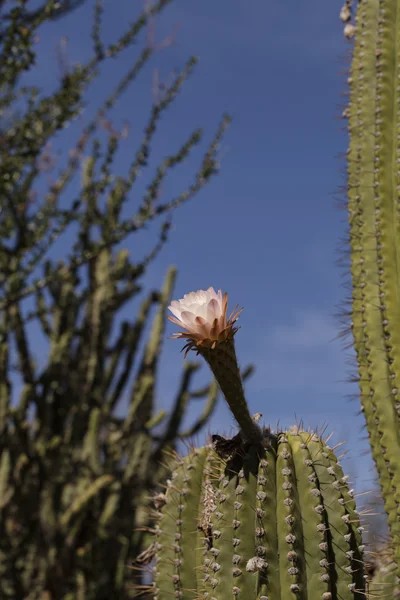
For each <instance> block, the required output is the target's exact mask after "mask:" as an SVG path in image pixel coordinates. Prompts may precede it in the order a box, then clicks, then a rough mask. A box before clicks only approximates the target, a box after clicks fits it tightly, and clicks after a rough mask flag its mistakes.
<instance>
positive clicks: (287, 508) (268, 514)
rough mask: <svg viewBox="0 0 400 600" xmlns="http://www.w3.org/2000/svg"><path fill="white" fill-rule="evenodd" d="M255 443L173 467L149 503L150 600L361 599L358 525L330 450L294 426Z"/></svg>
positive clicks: (200, 453) (207, 450)
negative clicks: (153, 512) (152, 511)
mask: <svg viewBox="0 0 400 600" xmlns="http://www.w3.org/2000/svg"><path fill="white" fill-rule="evenodd" d="M264 445H265V448H264V449H263V450H262V451H260V449H259V448H257V446H254V445H253V446H247V447H246V448H244V447H242V449H243V452H242V451H240V450H239V451H238V452H236V453H233V454H232V455H231V456H230V457H229V458H228V459H226V460H224V459H222V458H221V457H220V456H219V455H218V454H217V453H216V452H215V451H214V449H213V448H212V447H204V448H201V449H198V450H194V451H192V452H191V453H190V454H189V455H188V456H187V457H186V458H184V459H180V460H178V464H177V466H176V469H175V470H174V472H173V474H172V477H171V480H170V481H169V482H168V485H167V491H166V494H165V495H160V494H159V495H158V496H157V497H156V499H155V504H156V506H157V507H158V509H159V513H158V516H159V521H158V524H157V528H156V530H155V535H156V541H155V543H154V544H153V552H155V555H156V561H155V567H154V569H153V571H154V583H153V586H152V588H151V596H152V598H153V599H154V600H167V599H170V598H180V599H181V600H189V599H190V600H194V599H196V600H200V599H204V600H226V599H227V598H231V599H232V600H361V599H362V598H365V595H364V591H365V584H364V574H363V562H362V555H363V546H362V542H361V533H360V532H361V529H362V528H361V527H360V526H359V517H358V514H357V512H356V510H355V502H354V499H353V498H352V493H351V491H350V490H349V488H348V484H347V478H346V477H345V476H344V475H343V471H342V469H341V467H340V465H339V463H338V461H337V459H336V457H335V455H334V453H333V451H332V450H331V449H330V448H328V446H327V445H326V444H325V443H324V442H323V441H321V439H319V438H318V437H317V436H316V435H315V434H313V433H310V432H304V431H300V430H299V429H297V428H293V429H291V430H290V431H289V432H284V433H278V434H276V435H272V434H270V433H269V432H268V434H266V436H265V444H264ZM160 504H162V507H161V508H160Z"/></svg>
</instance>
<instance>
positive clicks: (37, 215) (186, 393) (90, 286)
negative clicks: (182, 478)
mask: <svg viewBox="0 0 400 600" xmlns="http://www.w3.org/2000/svg"><path fill="white" fill-rule="evenodd" d="M81 3H82V0H65V1H62V2H55V1H54V0H42V1H41V2H37V3H36V5H37V6H36V7H35V8H34V7H32V6H30V5H31V4H32V3H29V2H19V1H18V2H9V3H8V2H7V3H5V4H6V5H7V6H5V5H4V6H3V4H4V3H1V4H2V10H1V16H0V141H1V144H0V156H1V158H0V597H1V598H2V599H3V598H4V599H10V600H23V599H26V600H44V599H46V600H73V599H77V600H94V599H95V600H110V599H112V598H118V600H128V599H129V598H135V597H137V586H138V585H140V584H141V577H140V574H138V573H134V577H133V578H132V571H131V569H129V564H130V562H131V561H132V559H133V557H135V556H136V555H137V553H138V552H140V550H141V549H142V545H143V543H144V540H145V537H146V535H147V534H146V532H145V531H144V528H145V527H148V526H149V525H150V526H151V525H152V520H151V517H150V518H149V515H148V514H147V512H146V510H145V508H146V505H147V495H148V492H149V489H154V487H155V485H156V482H157V481H158V480H160V479H162V478H163V477H165V476H166V473H167V471H168V465H164V464H160V461H159V457H160V456H161V455H164V454H165V451H166V450H170V451H171V450H173V449H174V448H175V446H176V445H177V442H178V439H179V438H180V437H181V436H182V437H185V436H187V435H191V433H192V432H196V431H199V430H200V429H201V428H202V427H203V426H204V425H205V424H206V422H207V420H208V418H209V416H210V415H211V414H212V412H213V410H214V408H215V406H216V400H217V387H216V384H215V382H214V381H212V382H211V383H210V384H209V385H207V386H205V387H203V388H202V389H200V390H197V389H196V386H195V375H196V372H197V370H198V364H197V363H189V364H188V365H186V367H185V369H184V371H183V373H182V377H181V380H180V381H179V380H178V382H177V388H178V389H177V393H176V396H175V399H174V400H173V402H172V409H171V412H170V414H168V413H167V412H166V411H157V410H156V401H157V394H156V386H157V374H158V368H159V364H160V358H161V347H162V343H163V339H164V325H165V309H166V306H167V304H168V302H169V299H170V295H171V293H172V289H173V285H174V281H175V276H176V270H175V268H171V269H169V270H168V272H167V274H166V277H165V282H164V285H163V286H162V288H161V289H158V287H157V288H156V289H150V290H147V291H144V290H143V293H142V287H143V276H144V275H145V274H147V272H148V268H149V266H150V265H151V263H152V261H153V260H154V259H155V258H156V257H157V256H158V254H159V252H160V250H161V249H162V248H163V246H164V244H165V242H166V241H167V238H168V235H169V231H170V227H169V226H170V214H171V213H172V212H173V211H174V210H175V208H177V207H178V206H179V205H180V204H182V203H183V202H186V201H187V200H189V199H190V198H192V197H193V196H194V195H196V193H197V192H198V191H199V190H201V189H202V188H203V187H204V186H205V185H206V184H207V183H208V182H209V181H210V179H211V178H212V176H213V175H214V174H215V173H216V153H217V148H218V146H219V144H220V142H221V138H222V136H223V133H224V131H225V128H226V126H227V124H228V121H229V119H228V118H227V117H225V118H224V119H223V120H222V123H221V126H220V127H219V128H218V129H217V132H216V134H215V136H214V139H213V140H212V141H211V143H210V145H209V146H208V148H207V147H206V148H205V149H204V150H205V152H204V154H203V156H200V161H199V168H198V169H197V170H196V171H195V173H194V180H193V181H192V183H191V184H190V186H189V187H188V188H186V189H183V190H181V191H180V193H178V194H177V196H175V197H172V198H164V199H163V198H161V189H162V188H163V187H165V180H166V178H167V177H168V175H169V174H170V172H171V170H172V169H174V170H176V169H177V168H179V165H181V164H185V163H186V158H187V157H188V156H189V154H190V153H191V152H192V150H193V149H194V148H195V146H196V145H197V144H199V143H200V142H201V139H202V132H201V130H199V129H195V130H194V131H192V132H188V135H187V138H186V139H184V140H183V141H182V143H180V144H179V145H178V146H177V147H175V148H172V149H171V152H170V153H169V155H168V156H166V157H162V158H161V159H160V162H159V163H157V162H155V161H156V160H157V159H155V161H153V164H152V166H151V169H152V171H151V172H150V173H149V167H150V164H149V161H150V159H152V158H153V157H151V156H150V150H151V147H152V146H153V145H154V143H155V140H156V137H157V135H158V130H159V122H160V119H162V118H163V116H164V115H165V112H166V110H167V109H168V108H169V106H170V105H171V103H172V102H173V101H174V99H175V98H176V97H177V95H178V94H179V92H180V91H181V88H182V86H183V85H184V84H185V81H186V79H187V78H188V77H189V76H190V74H191V73H192V71H193V69H194V67H195V64H196V58H195V57H192V58H190V59H189V60H188V61H187V63H186V65H185V66H184V68H183V69H182V70H181V71H180V72H178V71H176V72H175V73H174V76H173V77H172V78H171V79H170V81H169V83H168V85H166V86H163V87H162V86H161V85H160V89H159V90H158V93H156V91H157V90H155V91H154V98H153V102H152V105H151V107H150V111H149V113H150V114H149V118H148V121H147V123H146V124H145V127H144V131H143V135H142V139H139V140H138V142H139V143H138V146H137V148H132V143H135V142H132V140H130V150H129V152H127V151H126V149H124V148H123V144H124V138H125V137H126V134H127V131H126V130H123V131H122V132H120V131H118V130H117V129H116V127H114V126H113V124H112V123H111V120H110V119H111V118H112V117H111V115H110V112H111V111H112V109H113V107H114V106H115V104H116V102H117V101H118V100H119V98H120V97H121V95H122V94H124V93H126V92H127V91H128V89H129V86H130V85H132V84H133V83H134V82H135V81H136V79H137V78H138V77H139V76H140V75H141V73H142V71H143V69H144V68H145V67H146V66H147V65H148V64H149V61H150V59H151V58H152V56H153V54H154V52H153V51H154V49H155V48H154V47H152V44H151V41H150V40H149V39H148V40H147V42H145V46H144V48H143V49H142V50H138V51H137V53H136V55H135V53H134V54H133V55H132V53H131V54H130V55H129V56H130V57H131V59H132V57H133V59H132V64H131V65H129V67H128V68H127V71H126V73H125V74H124V76H123V78H122V79H121V81H120V82H119V83H118V85H117V86H116V88H115V89H111V90H107V96H106V97H105V98H103V99H99V100H100V106H99V108H98V109H97V108H96V109H95V111H94V114H93V112H92V114H90V108H91V104H90V102H87V98H86V97H85V94H86V91H87V88H88V86H89V84H90V83H91V82H92V80H93V78H94V77H96V75H99V76H101V73H102V68H101V67H102V65H103V64H104V62H105V61H110V60H111V59H116V58H117V57H118V56H119V55H120V53H122V52H123V51H124V49H126V48H128V47H129V46H131V45H133V44H137V41H138V38H139V36H140V35H141V34H143V33H144V30H145V29H146V26H147V25H148V23H149V20H151V19H154V18H155V17H156V16H157V14H158V13H160V12H161V11H162V10H163V9H164V8H166V7H167V6H168V4H169V3H170V0H158V1H156V2H153V3H151V6H146V7H144V9H143V12H142V13H141V14H139V15H138V18H137V19H136V20H133V22H132V23H129V24H127V25H126V28H125V31H123V32H122V34H121V35H120V36H118V37H117V38H116V40H115V42H114V43H109V42H103V40H102V37H103V36H102V35H101V25H102V11H103V7H102V1H101V0H96V1H95V2H94V3H93V4H94V19H93V21H94V24H93V30H92V39H93V42H94V48H93V56H92V57H90V58H89V59H88V60H87V62H85V63H84V64H81V65H79V64H73V65H72V64H71V65H68V61H66V63H67V65H66V66H67V68H66V70H65V72H62V73H61V77H60V78H59V80H58V81H57V82H54V86H51V89H54V88H55V91H54V93H50V94H49V95H46V94H45V93H44V92H43V91H42V90H39V89H38V88H36V87H32V86H29V85H24V83H26V81H25V80H24V77H25V74H26V71H30V70H31V69H32V68H34V66H35V61H36V56H35V52H36V46H35V43H36V42H35V38H36V35H37V33H38V28H39V27H40V35H41V36H44V35H46V22H47V21H48V20H49V19H55V18H62V16H63V15H65V14H68V13H70V12H71V11H72V10H76V11H78V8H79V5H80V4H81ZM28 5H29V6H28ZM138 10H140V8H139V9H138ZM78 18H79V17H78ZM136 48H138V45H136ZM131 59H128V60H131ZM64 66H65V65H64ZM29 76H30V81H32V80H33V77H32V73H30V74H29ZM149 97H150V98H151V91H150V90H149ZM83 106H85V114H84V115H82V117H81V119H82V120H81V121H80V122H79V124H80V126H81V129H79V127H78V123H76V122H75V123H72V127H71V128H70V130H69V132H70V135H71V136H73V135H74V133H73V131H71V130H74V129H75V133H76V134H77V138H78V139H77V141H76V145H75V146H74V147H72V148H71V149H70V152H69V153H68V156H67V157H66V160H65V161H62V162H61V164H57V170H55V168H53V170H51V169H50V167H51V165H52V164H53V162H54V161H55V160H56V158H57V156H56V155H53V154H52V153H51V151H50V149H49V148H50V146H51V141H52V138H53V137H54V135H55V134H57V142H56V144H57V146H58V143H59V136H60V135H61V130H62V129H64V128H66V127H67V126H68V125H69V124H70V123H71V121H73V120H74V119H75V118H76V117H77V116H78V115H79V114H80V113H81V109H82V108H83ZM118 120H122V119H121V115H118ZM77 129H78V131H77ZM135 131H136V133H137V132H138V131H139V129H138V128H137V127H136V126H135ZM135 136H136V134H135ZM135 139H137V137H135ZM90 144H91V146H90ZM121 151H122V152H124V153H125V156H128V158H129V157H131V158H130V159H129V164H128V165H127V170H126V172H123V171H122V172H121V173H120V174H119V176H118V177H115V176H114V174H113V171H114V167H115V162H114V161H115V159H116V157H117V154H118V152H121ZM124 164H125V163H124ZM49 169H50V170H49ZM153 169H154V172H153ZM118 170H120V169H118ZM80 173H81V175H82V176H81V185H80V186H79V174H80ZM139 175H140V181H141V185H143V183H145V179H144V178H145V177H146V176H148V182H147V184H146V183H145V185H146V186H147V187H145V188H144V189H143V190H142V192H143V193H142V196H141V191H140V190H138V191H137V190H136V188H135V189H134V190H133V188H134V184H135V183H136V182H137V180H138V177H139ZM49 180H50V184H49ZM71 183H73V189H69V184H71ZM167 187H168V186H167ZM141 189H142V188H141ZM132 190H133V191H134V193H135V201H134V206H131V205H130V202H129V200H130V199H132ZM68 194H70V196H69V197H68ZM157 217H162V218H165V217H166V221H165V222H164V223H161V224H160V225H161V227H160V233H159V237H158V239H156V242H155V244H154V247H153V248H150V249H149V252H148V254H147V255H144V256H143V255H140V256H136V257H132V256H130V254H129V252H128V251H127V249H125V248H123V247H121V244H122V243H125V241H126V238H127V236H128V234H130V233H135V232H139V231H140V232H143V230H144V229H145V228H146V227H147V226H148V225H149V224H150V222H152V221H155V220H156V218H157ZM62 236H64V238H63V239H62V242H61V243H62V246H61V250H62V260H61V261H58V262H57V261H56V260H55V258H57V253H59V252H60V245H58V247H57V246H55V244H56V243H60V238H61V237H62ZM142 241H143V238H142ZM142 247H143V246H142V244H139V245H136V250H137V251H138V252H140V250H141V248H142ZM140 296H142V297H140ZM132 301H136V302H137V306H136V307H133V310H132V309H131V306H130V304H129V303H131V302H132ZM128 308H129V314H130V317H129V318H125V319H124V318H123V317H122V316H121V311H123V310H125V311H126V312H125V314H127V313H128V311H127V309H128ZM136 308H137V310H136ZM135 313H136V314H135ZM38 332H39V333H38ZM193 398H200V399H201V398H207V402H206V405H205V407H204V409H203V412H202V413H201V414H200V416H199V417H198V419H197V420H196V421H195V422H194V423H193V424H190V423H189V424H187V423H185V427H183V424H184V418H185V416H186V409H187V407H188V404H189V403H190V402H191V401H192V399H193ZM200 401H201V400H200ZM132 579H133V581H132Z"/></svg>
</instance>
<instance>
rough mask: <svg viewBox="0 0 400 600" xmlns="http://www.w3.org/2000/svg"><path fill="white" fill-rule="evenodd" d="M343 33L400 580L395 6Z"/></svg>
mask: <svg viewBox="0 0 400 600" xmlns="http://www.w3.org/2000/svg"><path fill="white" fill-rule="evenodd" d="M349 4H350V3H349V2H347V3H346V5H347V8H349V7H348V5H349ZM342 18H343V20H345V21H350V19H351V14H350V12H349V11H348V10H347V12H346V14H343V15H342ZM346 27H347V29H346V31H347V32H348V34H349V37H352V36H353V35H355V37H354V39H355V41H354V51H353V60H352V64H351V73H350V78H349V86H350V102H349V107H348V109H347V110H346V113H347V115H348V117H349V134H350V146H349V150H348V214H349V223H350V246H351V276H352V288H353V293H352V331H353V336H354V346H355V350H356V354H357V362H358V371H359V381H360V392H361V393H360V396H361V402H362V408H363V412H364V415H365V419H366V425H367V429H368V434H369V440H370V444H371V448H372V454H373V457H374V461H375V464H376V467H377V470H378V474H379V481H380V486H381V489H382V495H383V499H384V502H385V509H386V512H387V515H388V523H389V527H390V532H391V536H392V541H393V546H394V557H395V560H396V562H397V564H398V567H399V575H400V2H399V0H360V1H359V2H358V7H357V14H356V22H355V28H354V26H353V25H351V24H350V23H348V25H347V26H346Z"/></svg>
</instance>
